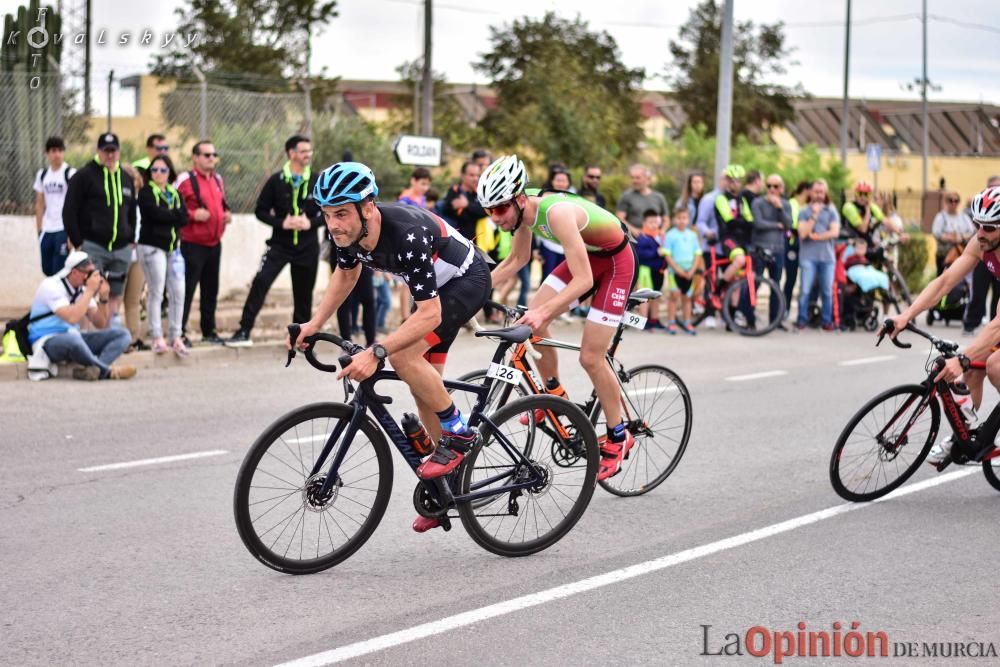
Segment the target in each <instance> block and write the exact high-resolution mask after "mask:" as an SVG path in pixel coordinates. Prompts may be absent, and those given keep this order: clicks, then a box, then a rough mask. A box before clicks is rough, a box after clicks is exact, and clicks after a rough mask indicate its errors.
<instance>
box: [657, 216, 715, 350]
mask: <svg viewBox="0 0 1000 667" xmlns="http://www.w3.org/2000/svg"><path fill="white" fill-rule="evenodd" d="M673 222H674V226H673V229H671V230H670V231H668V232H667V234H666V237H665V238H664V241H663V247H662V248H661V254H662V255H663V257H664V258H665V259H666V261H667V264H668V265H669V267H670V282H669V283H668V285H669V289H670V294H669V298H668V301H667V321H668V324H667V331H668V332H670V333H677V328H678V322H677V303H678V301H680V304H681V312H682V313H683V318H684V319H682V320H681V321H680V322H679V325H680V329H681V330H683V331H685V332H686V333H689V334H691V335H694V333H695V330H694V327H693V326H691V297H692V296H693V295H694V294H695V291H694V287H695V285H694V281H695V276H700V275H703V274H704V273H705V270H704V268H703V264H702V259H701V252H700V246H699V242H698V234H696V233H695V231H694V230H693V229H690V228H689V227H688V223H689V220H688V210H687V207H680V208H677V209H675V210H674V221H673Z"/></svg>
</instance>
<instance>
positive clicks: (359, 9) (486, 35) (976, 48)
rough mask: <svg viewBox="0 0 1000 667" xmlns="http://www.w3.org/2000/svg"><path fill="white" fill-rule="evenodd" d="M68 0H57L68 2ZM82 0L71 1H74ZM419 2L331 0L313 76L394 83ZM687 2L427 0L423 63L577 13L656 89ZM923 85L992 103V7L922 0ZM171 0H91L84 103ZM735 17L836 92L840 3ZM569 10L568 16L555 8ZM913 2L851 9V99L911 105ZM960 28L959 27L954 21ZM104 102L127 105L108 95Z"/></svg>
mask: <svg viewBox="0 0 1000 667" xmlns="http://www.w3.org/2000/svg"><path fill="white" fill-rule="evenodd" d="M71 1H74V0H64V2H71ZM75 1H76V2H82V0H75ZM18 4H20V3H19V2H17V0H0V12H3V13H6V12H10V11H12V10H13V9H14V8H15V7H16V6H17V5H18ZM423 4H424V3H423V0H340V2H339V16H338V17H337V18H335V19H333V20H332V21H331V22H330V23H329V24H328V25H327V26H326V27H325V29H324V30H323V31H322V32H321V33H319V34H318V35H316V36H314V38H313V62H312V65H313V70H314V72H319V71H320V70H324V71H325V73H326V74H327V75H330V76H340V77H342V78H345V79H375V80H396V79H397V78H398V77H397V75H396V71H395V68H396V67H397V66H398V65H400V64H401V63H402V62H404V61H407V60H412V59H414V58H416V57H419V55H420V53H421V51H422V48H423V42H422V29H423V28H422V26H423V14H422V7H423ZM695 4H696V2H695V0H629V1H628V2H618V3H609V2H607V1H606V0H575V1H574V2H572V3H570V2H566V1H561V2H555V1H553V0H503V1H502V2H499V1H496V0H492V1H490V0H448V1H447V2H435V4H434V14H433V18H434V32H433V39H434V50H433V54H432V62H433V66H434V69H435V70H436V71H441V72H443V73H444V74H445V76H446V78H447V79H448V80H449V81H451V82H454V83H468V82H477V83H486V80H485V79H484V78H483V77H482V76H481V75H479V74H478V73H476V72H475V71H474V69H473V67H472V64H473V63H474V62H475V61H476V60H478V57H479V54H481V53H483V52H485V51H487V50H488V49H489V46H490V27H491V26H494V27H501V26H503V25H504V24H509V23H510V22H511V21H513V20H514V19H518V18H521V17H525V16H531V17H540V16H542V15H543V14H544V13H545V12H546V11H553V12H555V13H556V14H558V15H560V16H562V17H565V18H573V17H574V16H575V15H576V13H579V15H580V16H581V18H582V19H583V20H584V21H586V22H588V23H589V25H590V27H591V29H593V30H605V31H607V32H608V33H610V34H611V35H612V36H613V37H614V38H615V40H616V41H617V43H618V46H619V49H620V51H621V57H622V60H623V62H624V63H625V64H626V65H628V66H630V67H643V68H645V70H646V73H647V80H646V83H645V84H644V85H645V87H646V88H651V89H659V90H664V89H666V88H667V85H666V83H665V81H664V80H663V75H664V74H665V73H666V72H667V68H668V66H669V65H668V61H669V50H668V44H669V41H670V40H671V39H676V36H677V32H678V28H679V26H680V25H681V24H682V23H683V22H684V21H685V20H686V19H687V17H688V11H689V9H690V7H692V6H694V5H695ZM927 4H928V14H929V15H930V16H931V17H932V18H931V19H930V20H929V21H928V79H929V80H930V81H931V83H932V84H933V85H935V86H939V87H940V89H939V90H932V91H930V92H929V99H931V100H932V101H933V100H941V101H967V102H974V103H978V102H986V103H992V104H1000V13H998V12H996V11H993V10H994V9H995V7H996V4H995V0H927ZM182 6H186V3H185V2H184V1H183V0H159V1H158V2H151V3H146V2H142V3H139V2H134V1H133V0H129V1H127V2H126V1H123V0H93V26H94V31H93V32H94V34H95V36H96V34H97V33H98V31H100V30H101V29H103V30H106V31H107V39H108V40H109V42H114V41H115V39H114V38H115V37H117V36H118V35H120V34H121V33H122V32H129V33H131V34H132V35H133V37H132V43H131V44H129V45H128V46H126V47H121V46H119V45H117V44H113V43H109V44H107V45H105V46H95V47H94V49H93V58H94V66H93V79H94V84H93V85H94V90H95V91H98V90H99V91H101V92H100V94H98V93H97V92H95V95H94V97H95V106H97V109H98V111H99V112H103V111H105V110H106V99H105V97H106V95H105V93H104V92H103V91H105V90H106V88H105V86H106V84H105V83H104V82H106V80H107V75H108V72H109V71H110V70H111V69H114V70H115V76H116V77H120V76H129V75H132V74H138V73H142V72H144V71H147V70H148V67H149V63H150V61H151V59H152V54H153V52H154V51H155V50H156V49H158V48H160V47H159V46H145V47H143V46H139V45H137V44H136V43H135V42H137V41H138V35H141V34H142V33H143V31H144V30H149V31H150V32H151V33H152V34H153V36H154V39H153V41H154V43H157V42H160V41H161V37H162V36H163V35H164V34H165V33H169V32H171V31H172V30H173V29H174V28H175V27H176V25H177V22H178V20H177V17H176V15H175V13H174V11H175V10H176V9H177V8H178V7H182ZM734 7H735V9H734V11H735V15H736V19H737V21H739V20H747V19H752V20H753V21H754V22H756V23H772V22H776V21H779V20H782V21H784V22H785V24H786V28H785V35H786V42H787V44H788V46H789V47H791V48H792V54H791V57H790V60H789V63H788V72H787V74H786V75H784V76H783V77H782V78H781V79H780V80H779V81H778V82H780V83H784V84H788V85H794V84H796V83H801V84H802V85H803V87H804V88H805V90H806V91H808V92H809V93H811V94H813V95H816V96H824V97H826V96H829V97H839V96H840V95H841V94H842V90H843V67H844V33H845V30H844V22H845V18H846V17H845V14H846V2H844V1H840V2H825V3H819V2H815V3H814V2H803V1H802V0H754V1H751V0H735V5H734ZM567 8H569V9H567ZM920 11H921V2H920V0H877V1H872V0H870V1H869V2H865V3H861V2H856V1H855V2H854V3H853V16H852V31H851V54H850V96H851V97H852V98H855V99H876V98H878V99H884V98H892V99H913V100H917V99H919V90H915V89H914V90H907V89H906V88H905V86H906V84H908V83H911V82H913V80H914V79H918V78H919V77H920V75H921V21H920V20H919V16H920ZM956 21H957V22H959V23H963V24H965V25H960V24H958V23H955V22H956ZM114 100H115V101H114V102H113V104H114V106H116V107H118V106H119V105H120V106H122V107H125V106H127V105H129V104H130V102H129V101H128V100H126V99H124V98H123V96H122V95H121V94H119V93H118V92H117V91H116V92H115V97H114Z"/></svg>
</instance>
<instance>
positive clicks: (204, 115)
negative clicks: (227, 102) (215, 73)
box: [193, 67, 208, 141]
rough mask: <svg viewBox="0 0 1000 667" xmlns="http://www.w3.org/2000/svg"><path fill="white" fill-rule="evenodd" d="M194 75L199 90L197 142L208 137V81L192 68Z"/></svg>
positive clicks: (198, 70) (199, 71)
mask: <svg viewBox="0 0 1000 667" xmlns="http://www.w3.org/2000/svg"><path fill="white" fill-rule="evenodd" d="M193 69H194V75H195V76H196V77H198V84H199V89H200V90H201V121H200V123H199V125H198V129H199V131H200V133H201V136H199V137H198V139H199V141H200V140H202V139H205V138H206V137H208V81H206V80H205V75H204V74H202V73H201V70H200V69H198V68H197V67H194V68H193Z"/></svg>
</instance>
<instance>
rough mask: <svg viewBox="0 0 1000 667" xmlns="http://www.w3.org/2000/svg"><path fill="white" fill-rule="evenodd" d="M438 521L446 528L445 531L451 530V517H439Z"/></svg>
mask: <svg viewBox="0 0 1000 667" xmlns="http://www.w3.org/2000/svg"><path fill="white" fill-rule="evenodd" d="M438 523H439V524H440V525H441V527H442V528H444V532H446V533H447V532H448V531H449V530H451V519H449V518H448V517H447V516H442V517H438Z"/></svg>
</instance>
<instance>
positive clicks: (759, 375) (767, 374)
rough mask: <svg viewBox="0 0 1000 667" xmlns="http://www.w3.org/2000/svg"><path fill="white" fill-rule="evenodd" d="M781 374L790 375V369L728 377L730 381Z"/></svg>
mask: <svg viewBox="0 0 1000 667" xmlns="http://www.w3.org/2000/svg"><path fill="white" fill-rule="evenodd" d="M779 375H788V371H764V372H763V373H751V374H750V375H731V376H729V377H727V378H726V380H727V381H729V382H744V381H746V380H759V379H761V378H773V377H778V376H779Z"/></svg>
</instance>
